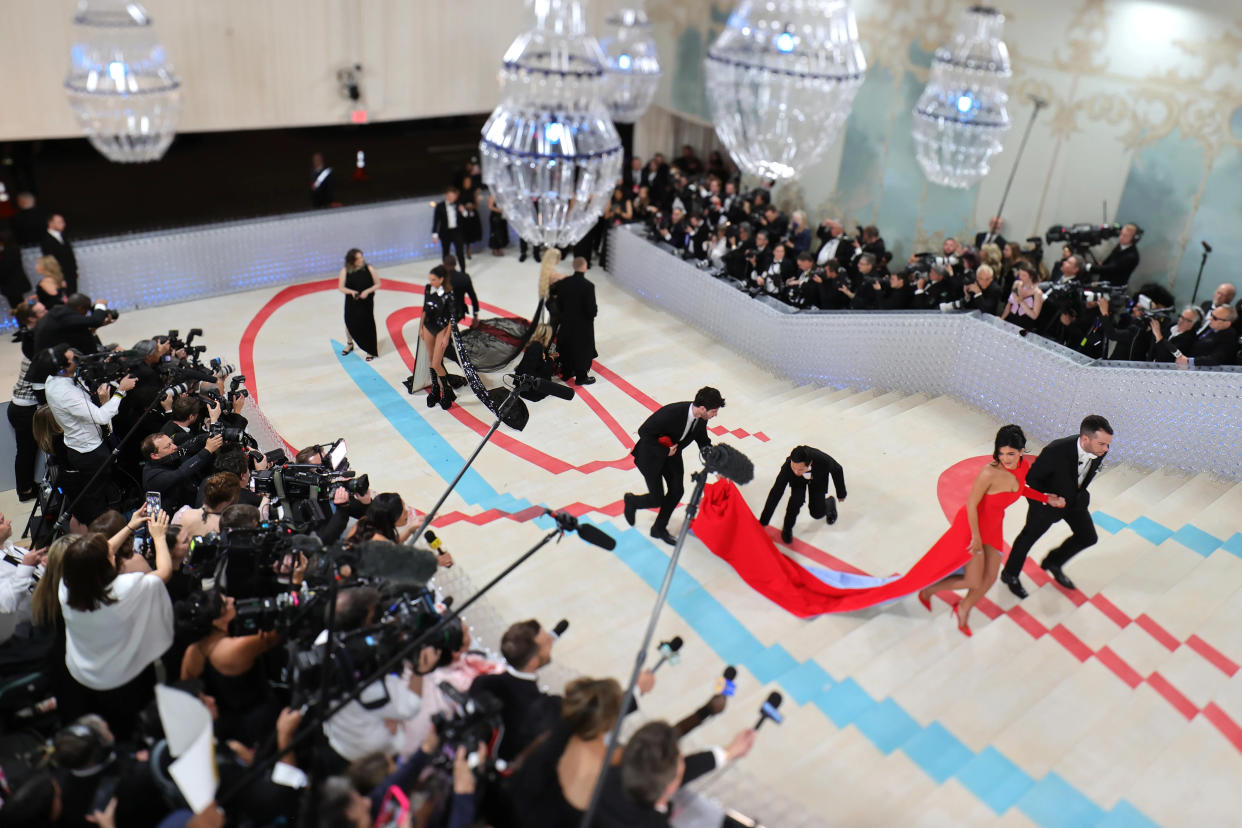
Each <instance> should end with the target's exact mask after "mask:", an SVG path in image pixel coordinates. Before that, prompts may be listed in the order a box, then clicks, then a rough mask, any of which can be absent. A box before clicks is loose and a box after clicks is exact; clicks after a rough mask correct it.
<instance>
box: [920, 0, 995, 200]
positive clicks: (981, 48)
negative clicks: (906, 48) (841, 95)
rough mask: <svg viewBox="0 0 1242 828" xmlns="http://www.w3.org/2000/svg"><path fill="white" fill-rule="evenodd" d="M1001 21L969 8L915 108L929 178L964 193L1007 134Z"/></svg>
mask: <svg viewBox="0 0 1242 828" xmlns="http://www.w3.org/2000/svg"><path fill="white" fill-rule="evenodd" d="M1004 26H1005V16H1004V15H1003V14H1001V13H1000V12H998V11H997V10H996V9H993V8H988V7H985V6H972V7H971V8H970V9H967V10H966V12H965V13H964V14H963V15H962V19H961V21H960V22H959V23H958V27H957V30H956V31H955V32H954V33H953V39H952V40H951V41H950V42H949V43H947V44H945V45H944V46H941V47H940V48H939V49H937V50H936V54H935V57H934V58H933V59H932V66H931V77H930V78H929V79H928V81H927V86H926V87H925V88H924V89H923V94H922V95H920V96H919V100H918V103H916V104H915V106H914V147H915V154H916V156H917V157H918V161H919V166H921V167H922V168H923V173H924V174H925V175H926V176H927V179H928V180H929V181H931V182H933V183H936V184H940V185H941V186H944V187H953V188H956V189H966V188H967V187H971V186H973V185H974V184H976V183H978V181H979V180H980V179H982V178H983V177H984V176H985V175H987V174H988V162H989V160H990V159H991V157H992V156H993V155H995V154H996V153H998V152H1000V150H1001V139H1002V138H1003V137H1004V135H1005V133H1006V132H1008V131H1009V113H1008V112H1007V111H1006V110H1005V103H1006V101H1008V100H1009V95H1008V94H1007V93H1006V92H1005V86H1006V84H1007V82H1008V80H1009V76H1010V71H1009V49H1008V47H1006V46H1005V42H1004V41H1003V40H1001V34H1002V30H1003V29H1004Z"/></svg>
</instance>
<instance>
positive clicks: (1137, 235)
mask: <svg viewBox="0 0 1242 828" xmlns="http://www.w3.org/2000/svg"><path fill="white" fill-rule="evenodd" d="M1124 226H1125V225H1122V224H1117V223H1116V222H1114V223H1113V224H1073V225H1069V226H1066V225H1064V224H1054V225H1052V226H1051V227H1049V228H1048V232H1047V233H1045V234H1044V238H1045V239H1046V240H1047V241H1048V244H1055V243H1056V242H1062V243H1063V244H1064V245H1065V246H1066V247H1068V248H1069V249H1070V250H1073V251H1074V252H1075V253H1085V252H1086V251H1088V250H1090V249H1091V248H1093V247H1095V246H1096V245H1097V244H1100V243H1101V242H1105V241H1108V240H1109V239H1115V238H1117V237H1118V236H1119V235H1121V228H1122V227H1124ZM1142 237H1143V229H1142V228H1141V227H1138V226H1137V225H1136V226H1135V232H1134V241H1136V242H1137V241H1138V240H1139V239H1141V238H1142Z"/></svg>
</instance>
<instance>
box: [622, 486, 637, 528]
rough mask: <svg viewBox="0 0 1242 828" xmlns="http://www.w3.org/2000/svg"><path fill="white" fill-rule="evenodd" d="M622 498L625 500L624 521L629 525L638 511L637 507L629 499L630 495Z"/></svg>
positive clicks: (632, 523)
mask: <svg viewBox="0 0 1242 828" xmlns="http://www.w3.org/2000/svg"><path fill="white" fill-rule="evenodd" d="M624 500H625V522H626V523H628V524H629V525H630V526H633V525H634V518H635V517H636V513H637V512H638V509H636V508H635V507H634V504H633V503H632V502H631V501H630V496H629V495H628V494H627V495H626V496H625V498H624Z"/></svg>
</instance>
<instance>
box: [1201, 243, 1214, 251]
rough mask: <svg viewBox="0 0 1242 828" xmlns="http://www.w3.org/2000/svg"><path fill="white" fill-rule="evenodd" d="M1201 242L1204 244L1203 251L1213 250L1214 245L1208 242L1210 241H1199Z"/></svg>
mask: <svg viewBox="0 0 1242 828" xmlns="http://www.w3.org/2000/svg"><path fill="white" fill-rule="evenodd" d="M1199 244H1201V245H1203V252H1204V253H1211V252H1212V245H1210V244H1208V243H1207V242H1205V241H1201V242H1199Z"/></svg>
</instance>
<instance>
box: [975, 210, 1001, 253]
mask: <svg viewBox="0 0 1242 828" xmlns="http://www.w3.org/2000/svg"><path fill="white" fill-rule="evenodd" d="M1002 223H1003V221H1002V220H1001V217H1000V216H992V218H991V219H990V220H989V221H988V229H987V230H985V231H984V232H982V233H975V250H982V249H983V246H984V245H985V244H994V245H996V246H997V247H999V248H1001V249H1002V250H1003V249H1004V247H1005V237H1004V236H1002V235H1001V232H1000V229H1001V224H1002Z"/></svg>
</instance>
